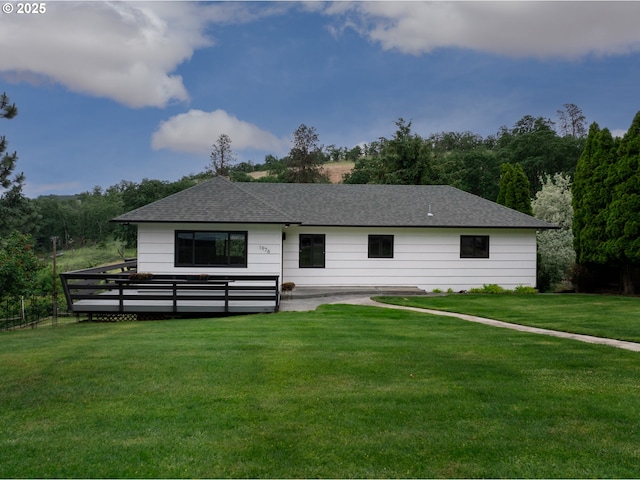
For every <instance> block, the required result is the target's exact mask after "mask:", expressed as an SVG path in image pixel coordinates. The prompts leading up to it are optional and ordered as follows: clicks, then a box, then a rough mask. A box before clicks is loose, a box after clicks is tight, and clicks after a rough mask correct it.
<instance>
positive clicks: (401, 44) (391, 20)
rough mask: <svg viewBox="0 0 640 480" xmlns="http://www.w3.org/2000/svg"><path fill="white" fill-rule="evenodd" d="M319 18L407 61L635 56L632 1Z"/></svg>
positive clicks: (367, 6) (396, 7)
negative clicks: (432, 56) (453, 50)
mask: <svg viewBox="0 0 640 480" xmlns="http://www.w3.org/2000/svg"><path fill="white" fill-rule="evenodd" d="M347 6H348V8H347ZM325 13H326V14H328V15H335V16H337V17H338V18H340V21H341V22H343V23H344V25H347V26H353V25H357V26H356V27H353V28H356V30H358V31H359V32H360V33H361V34H362V35H364V36H366V37H368V38H369V39H370V40H372V41H374V42H376V43H379V44H380V45H381V46H382V48H384V49H385V50H391V49H397V50H399V51H401V52H403V53H408V54H414V55H419V54H423V53H429V52H431V51H433V50H434V49H437V48H443V47H457V48H468V49H472V50H476V51H483V52H489V53H496V54H501V55H507V56H513V57H523V56H533V57H540V58H544V57H561V58H576V57H579V56H583V55H588V54H596V55H608V54H623V53H628V52H630V51H640V29H639V28H638V19H639V18H640V2H577V1H574V2H554V1H540V2H538V1H520V2H512V1H501V2H485V1H479V2H471V1H469V2H457V1H455V2H454V1H451V2H445V1H441V2H386V1H385V2H354V3H351V4H337V6H336V4H334V5H332V6H330V7H328V8H327V9H326V10H325ZM332 31H334V32H337V31H340V28H337V27H333V29H332Z"/></svg>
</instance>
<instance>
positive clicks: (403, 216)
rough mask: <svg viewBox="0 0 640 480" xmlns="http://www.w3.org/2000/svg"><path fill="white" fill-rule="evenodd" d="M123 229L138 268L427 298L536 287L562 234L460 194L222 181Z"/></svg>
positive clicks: (170, 200)
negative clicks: (542, 264)
mask: <svg viewBox="0 0 640 480" xmlns="http://www.w3.org/2000/svg"><path fill="white" fill-rule="evenodd" d="M114 221H116V222H121V223H130V224H136V225H137V227H138V260H137V261H138V264H137V269H138V272H150V273H153V274H154V275H155V274H161V275H176V274H180V275H184V274H209V275H215V276H221V275H228V276H234V275H275V276H278V277H279V284H280V285H281V284H282V283H284V282H294V283H295V284H296V286H298V287H348V286H358V287H362V286H407V287H418V288H420V289H423V290H425V291H433V290H434V289H441V290H447V289H449V288H450V289H452V290H454V291H460V290H468V289H470V288H473V287H481V286H482V285H484V284H498V285H500V286H502V287H504V288H507V289H513V288H515V287H517V286H519V285H525V286H532V287H535V286H536V231H537V230H540V229H549V228H556V227H555V226H554V225H552V224H549V223H547V222H544V221H541V220H538V219H536V218H533V217H531V216H528V215H525V214H522V213H520V212H517V211H514V210H511V209H509V208H506V207H504V206H501V205H498V204H496V203H494V202H491V201H488V200H485V199H483V198H480V197H477V196H475V195H472V194H469V193H466V192H463V191H461V190H458V189H456V188H453V187H450V186H440V185H438V186H430V185H411V186H407V185H344V184H337V185H336V184H277V183H257V182H256V183H233V182H230V181H229V180H228V179H225V178H222V177H217V178H214V179H212V180H209V181H206V182H203V183H201V184H199V185H197V186H195V187H192V188H190V189H187V190H184V191H182V192H179V193H176V194H174V195H172V196H170V197H167V198H164V199H162V200H159V201H157V202H154V203H152V204H149V205H147V206H144V207H141V208H139V209H136V210H134V211H131V212H128V213H126V214H124V215H121V216H119V217H117V218H115V219H114Z"/></svg>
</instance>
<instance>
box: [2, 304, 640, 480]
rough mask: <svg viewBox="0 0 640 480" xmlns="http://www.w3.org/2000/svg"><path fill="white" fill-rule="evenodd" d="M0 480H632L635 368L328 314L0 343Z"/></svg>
mask: <svg viewBox="0 0 640 480" xmlns="http://www.w3.org/2000/svg"><path fill="white" fill-rule="evenodd" d="M0 379H1V381H0V399H2V413H0V478H16V477H43V478H44V477H58V478H69V477H100V478H102V477H137V478H145V477H158V478H160V477H165V478H166V477H174V478H177V477H253V478H264V477H271V478H272V477H279V478H293V477H329V478H331V477H333V478H335V477H340V478H349V477H358V478H364V477H367V478H376V477H377V478H380V477H384V478H389V477H430V478H433V477H494V478H496V477H512V478H513V477H521V478H522V477H527V478H532V477H544V478H553V477H555V478H558V477H564V478H567V477H571V478H576V477H581V478H584V477H640V383H639V379H640V357H639V356H638V354H637V353H633V352H628V351H624V350H619V349H615V348H610V347H604V346H597V345H589V344H584V343H581V342H577V341H571V340H564V339H558V338H552V337H546V336H541V335H533V334H525V333H519V332H515V331H511V330H505V329H499V328H491V327H487V326H484V325H480V324H474V323H470V322H465V321H462V320H458V319H453V318H446V317H440V316H431V315H425V314H421V313H414V312H407V311H396V310H389V309H385V308H376V307H360V306H346V305H327V306H323V307H321V308H319V309H318V310H317V311H315V312H305V313H300V312H283V313H278V314H272V315H253V316H241V317H230V318H224V319H207V320H176V321H161V322H134V323H119V324H88V323H82V324H73V325H67V326H63V327H58V328H47V329H36V330H26V331H14V332H8V333H2V334H0Z"/></svg>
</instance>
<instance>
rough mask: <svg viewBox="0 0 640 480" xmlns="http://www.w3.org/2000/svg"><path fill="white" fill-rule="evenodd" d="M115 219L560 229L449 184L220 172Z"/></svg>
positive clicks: (133, 221) (134, 221) (129, 220)
mask: <svg viewBox="0 0 640 480" xmlns="http://www.w3.org/2000/svg"><path fill="white" fill-rule="evenodd" d="M429 213H431V215H429ZM114 221H116V222H131V223H141V222H178V223H192V222H193V223H282V224H295V223H298V224H302V225H309V226H311V225H316V226H362V227H488V228H535V229H546V228H556V226H555V225H553V224H550V223H547V222H544V221H542V220H538V219H536V218H534V217H531V216H529V215H525V214H523V213H520V212H517V211H515V210H512V209H510V208H506V207H504V206H502V205H499V204H497V203H495V202H491V201H489V200H485V199H483V198H481V197H478V196H476V195H472V194H470V193H466V192H463V191H462V190H458V189H457V188H453V187H449V186H446V185H344V184H305V183H259V182H256V183H232V182H230V181H229V180H227V179H225V178H222V177H216V178H214V179H212V180H209V181H207V182H204V183H201V184H199V185H197V186H195V187H192V188H190V189H187V190H184V191H182V192H178V193H176V194H174V195H171V196H170V197H167V198H164V199H162V200H158V201H157V202H154V203H151V204H149V205H146V206H144V207H141V208H138V209H136V210H133V211H131V212H129V213H125V214H124V215H121V216H119V217H117V218H115V219H114Z"/></svg>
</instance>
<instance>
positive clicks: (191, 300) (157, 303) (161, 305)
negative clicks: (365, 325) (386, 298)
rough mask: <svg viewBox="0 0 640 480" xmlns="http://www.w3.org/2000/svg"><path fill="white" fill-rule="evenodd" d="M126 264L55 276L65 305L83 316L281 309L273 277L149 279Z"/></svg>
mask: <svg viewBox="0 0 640 480" xmlns="http://www.w3.org/2000/svg"><path fill="white" fill-rule="evenodd" d="M133 268H135V265H134V264H132V263H129V264H128V265H125V264H118V265H112V266H109V267H100V268H98V269H89V270H79V271H75V272H67V273H63V274H60V277H61V279H62V286H63V289H64V293H65V297H66V299H67V305H69V308H70V309H71V310H72V311H73V312H75V313H87V314H90V315H92V314H117V313H119V314H173V315H181V316H188V315H189V314H192V315H203V314H236V313H269V312H275V311H277V310H278V307H279V304H280V290H279V277H278V276H277V275H221V276H214V275H168V274H154V275H153V276H151V277H150V278H147V276H146V275H143V274H139V273H136V272H135V270H133Z"/></svg>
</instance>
